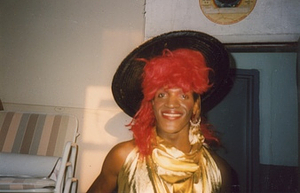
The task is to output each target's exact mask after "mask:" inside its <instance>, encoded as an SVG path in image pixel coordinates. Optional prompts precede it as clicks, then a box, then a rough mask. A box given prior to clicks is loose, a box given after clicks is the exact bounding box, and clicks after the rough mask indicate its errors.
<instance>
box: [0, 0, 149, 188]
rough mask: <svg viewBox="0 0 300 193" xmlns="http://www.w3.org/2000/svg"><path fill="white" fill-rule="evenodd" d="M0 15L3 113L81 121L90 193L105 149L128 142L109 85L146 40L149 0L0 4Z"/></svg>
mask: <svg viewBox="0 0 300 193" xmlns="http://www.w3.org/2000/svg"><path fill="white" fill-rule="evenodd" d="M0 14H1V15H0V99H1V100H2V101H3V103H4V108H5V109H6V110H25V111H46V112H62V113H70V114H74V115H76V116H77V117H78V118H79V120H80V128H79V129H80V133H81V135H80V137H79V138H78V143H79V156H78V167H77V177H78V178H79V192H85V191H86V190H87V188H88V187H89V186H90V184H91V183H92V181H93V180H94V179H95V177H96V176H97V175H98V173H99V172H100V169H101V165H102V162H103V159H104V157H105V155H106V154H107V152H108V150H109V149H110V148H111V147H112V146H113V145H114V144H116V143H117V142H119V141H122V140H126V139H128V138H130V137H131V134H130V133H129V132H128V129H127V128H125V127H124V125H125V124H127V123H129V121H130V118H129V117H127V116H126V115H125V114H123V113H122V112H121V111H120V109H119V108H118V107H117V105H116V104H115V102H114V100H113V98H112V95H111V91H110V86H111V80H112V77H113V74H114V72H115V70H116V68H117V66H118V65H119V64H120V62H121V60H122V59H123V58H124V57H125V56H126V55H127V54H128V53H129V52H130V51H131V50H132V49H134V48H135V47H136V46H138V45H139V44H140V43H141V42H142V41H143V39H144V1H143V0H113V1H111V0H86V1H80V0H66V1H61V0H41V1H39V0H22V1H11V0H2V1H0Z"/></svg>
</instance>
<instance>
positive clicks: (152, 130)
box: [88, 31, 231, 193]
mask: <svg viewBox="0 0 300 193" xmlns="http://www.w3.org/2000/svg"><path fill="white" fill-rule="evenodd" d="M228 69H229V59H228V54H227V52H226V50H225V49H224V47H223V46H222V44H221V43H220V42H219V41H218V40H216V39H215V38H213V37H211V36H209V35H207V34H204V33H200V32H194V31H178V32H170V33H167V34H163V35H161V36H158V37H156V38H154V39H152V40H150V41H148V42H145V43H144V44H143V45H141V46H140V47H139V48H137V49H136V50H134V51H133V52H132V53H130V54H129V55H128V56H127V57H126V58H125V59H124V60H123V62H122V64H121V65H120V67H119V68H118V70H117V72H116V74H115V76H114V80H113V84H112V90H113V94H114V97H115V100H116V102H117V103H118V105H119V106H120V107H121V108H122V109H123V110H124V112H125V113H127V114H129V115H131V116H132V117H133V119H132V122H131V123H130V124H129V126H130V128H131V130H132V132H133V137H134V138H133V139H132V140H130V141H126V142H123V143H120V144H118V145H116V146H115V147H114V148H113V149H112V150H111V151H110V152H109V153H108V155H107V157H106V159H105V161H104V164H103V167H102V171H101V173H100V175H99V176H98V178H97V179H96V180H95V182H94V183H93V184H92V186H91V188H90V189H89V191H88V192H89V193H91V192H112V191H113V190H115V189H116V188H117V190H118V192H147V193H148V192H149V193H151V192H153V193H154V192H174V193H177V192H203V193H211V192H230V191H231V190H230V188H231V175H230V167H229V166H228V164H227V163H226V162H225V161H224V160H223V159H221V158H220V157H219V156H217V155H216V154H215V153H214V152H213V151H212V150H211V149H210V147H209V140H207V139H213V140H215V141H217V139H216V138H215V137H214V135H213V134H212V132H210V131H209V130H208V129H207V128H206V125H205V124H201V125H200V122H201V121H200V120H201V100H202V103H204V104H205V103H207V102H209V101H210V102H212V100H211V96H212V94H213V93H214V92H216V91H217V90H219V89H220V87H221V86H220V85H222V84H223V81H224V80H225V79H226V78H227V73H228Z"/></svg>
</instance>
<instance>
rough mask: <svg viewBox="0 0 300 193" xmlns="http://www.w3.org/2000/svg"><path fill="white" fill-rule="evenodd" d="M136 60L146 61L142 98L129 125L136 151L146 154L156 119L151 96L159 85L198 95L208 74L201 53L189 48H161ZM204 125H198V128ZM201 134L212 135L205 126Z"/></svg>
mask: <svg viewBox="0 0 300 193" xmlns="http://www.w3.org/2000/svg"><path fill="white" fill-rule="evenodd" d="M138 60H140V61H144V62H145V63H146V65H145V67H144V72H143V75H142V76H143V82H142V88H143V94H144V99H143V100H142V102H141V107H140V109H139V111H138V112H137V113H136V114H135V116H134V118H133V120H132V122H131V124H130V125H131V130H132V131H133V136H134V138H135V141H136V144H137V146H138V148H139V151H140V153H141V154H142V155H149V154H150V153H151V152H152V146H151V144H152V143H155V135H154V132H153V127H154V126H155V123H156V122H155V116H154V112H153V109H152V104H151V100H152V99H153V98H154V96H155V93H156V91H157V90H158V89H160V88H162V87H169V88H175V87H177V88H182V90H183V91H184V92H188V91H193V92H194V93H196V94H199V95H201V94H203V93H204V92H206V91H207V90H208V89H209V88H210V87H211V84H210V82H209V78H208V75H209V72H210V71H211V69H210V68H208V67H207V66H206V61H205V58H204V56H203V55H202V54H201V53H200V52H199V51H195V50H191V49H177V50H174V51H170V50H168V49H165V50H163V53H162V55H161V56H157V57H155V58H152V59H150V60H147V59H138ZM205 128H206V127H204V128H202V126H201V130H203V129H204V130H205ZM203 135H204V137H206V138H209V139H211V138H212V136H211V133H210V132H208V131H206V130H205V131H203Z"/></svg>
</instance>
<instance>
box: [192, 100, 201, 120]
mask: <svg viewBox="0 0 300 193" xmlns="http://www.w3.org/2000/svg"><path fill="white" fill-rule="evenodd" d="M200 114H201V98H200V96H199V97H198V98H197V99H196V101H195V104H194V107H193V118H192V119H193V121H197V120H199V119H200Z"/></svg>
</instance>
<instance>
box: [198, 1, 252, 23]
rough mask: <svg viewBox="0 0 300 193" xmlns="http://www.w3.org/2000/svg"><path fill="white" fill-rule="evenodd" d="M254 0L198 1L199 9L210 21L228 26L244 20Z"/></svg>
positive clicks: (250, 10)
mask: <svg viewBox="0 0 300 193" xmlns="http://www.w3.org/2000/svg"><path fill="white" fill-rule="evenodd" d="M255 4H256V0H199V5H200V8H201V10H202V12H203V14H204V15H205V17H207V18H208V19H209V20H210V21H212V22H214V23H217V24H222V25H229V24H233V23H237V22H239V21H241V20H243V19H245V18H246V17H247V16H248V15H249V14H250V13H251V12H252V10H253V8H254V6H255Z"/></svg>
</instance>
